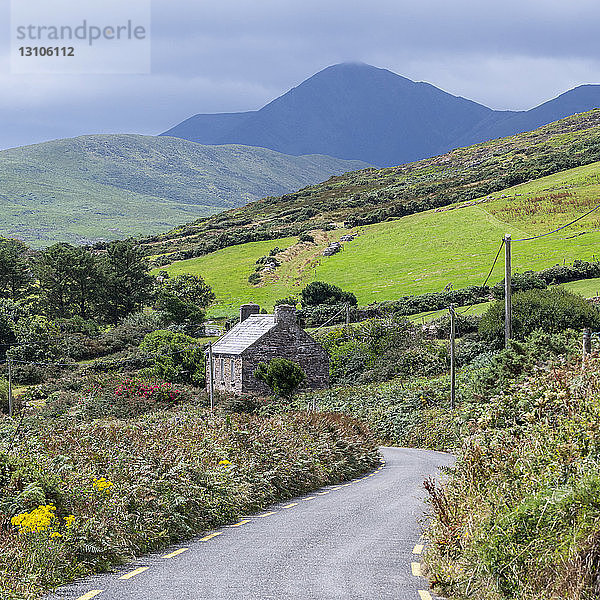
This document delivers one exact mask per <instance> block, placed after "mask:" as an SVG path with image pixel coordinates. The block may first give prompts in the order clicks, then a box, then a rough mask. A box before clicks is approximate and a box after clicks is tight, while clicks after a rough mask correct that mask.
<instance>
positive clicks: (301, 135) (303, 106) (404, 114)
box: [161, 63, 600, 166]
mask: <svg viewBox="0 0 600 600" xmlns="http://www.w3.org/2000/svg"><path fill="white" fill-rule="evenodd" d="M598 107H600V85H593V84H586V85H582V86H578V87H576V88H573V89H572V90H568V91H567V92H564V93H563V94H561V95H559V96H558V97H556V98H553V99H551V100H548V101H547V102H544V103H543V104H541V105H539V106H536V107H534V108H532V109H530V110H528V111H504V110H493V109H491V108H489V107H487V106H484V105H483V104H480V103H477V102H475V101H473V100H469V99H467V98H464V97H462V96H456V95H453V94H450V93H448V92H445V91H444V90H441V89H439V88H437V87H436V86H434V85H433V84H431V83H427V82H415V81H412V80H410V79H408V78H406V77H404V76H402V75H398V74H396V73H393V72H392V71H389V70H387V69H381V68H378V67H373V66H371V65H366V64H363V63H341V64H338V65H331V66H329V67H327V68H325V69H323V70H321V71H319V72H318V73H315V74H314V75H312V76H311V77H309V78H308V79H306V80H305V81H303V82H301V83H300V84H299V85H297V86H295V87H293V88H291V89H290V90H288V91H287V92H286V93H284V94H282V95H281V96H279V97H278V98H275V99H274V100H272V101H271V102H269V103H267V104H266V105H265V106H263V107H262V108H261V109H259V110H256V111H247V112H240V113H215V114H198V115H194V116H192V117H190V118H188V119H186V120H185V121H183V122H181V123H179V124H178V125H175V126H174V127H172V128H171V129H169V130H168V131H166V132H164V133H163V134H161V135H171V136H174V137H181V138H183V139H189V140H191V141H196V142H199V143H203V144H208V145H211V144H219V143H242V144H245V145H250V146H257V147H265V148H271V149H274V150H277V151H279V152H284V153H286V154H291V155H297V154H306V153H309V152H318V153H321V154H327V155H329V156H336V157H339V158H344V159H360V160H364V161H365V162H368V163H370V164H374V165H378V166H393V165H398V164H403V163H407V162H412V161H415V160H420V159H422V158H428V157H431V156H435V155H439V154H443V153H445V152H447V151H449V150H452V149H454V148H458V147H463V146H466V145H472V144H475V143H479V142H484V141H488V140H491V139H495V138H498V137H505V136H508V135H514V134H516V133H521V132H525V131H530V130H532V129H535V128H537V127H540V126H542V125H545V124H548V123H550V122H553V121H556V120H559V119H561V118H564V117H567V116H570V115H572V114H575V113H580V112H586V111H588V110H591V109H593V108H598Z"/></svg>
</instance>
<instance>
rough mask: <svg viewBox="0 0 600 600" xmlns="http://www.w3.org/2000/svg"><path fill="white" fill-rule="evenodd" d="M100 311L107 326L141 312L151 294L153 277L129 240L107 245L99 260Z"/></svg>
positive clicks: (141, 256) (139, 253)
mask: <svg viewBox="0 0 600 600" xmlns="http://www.w3.org/2000/svg"><path fill="white" fill-rule="evenodd" d="M100 271H101V279H102V298H103V300H104V302H103V305H102V311H103V313H104V315H105V317H106V319H107V320H108V321H109V322H110V323H116V322H118V321H119V319H121V318H123V317H125V316H127V315H129V314H131V313H133V312H136V311H138V310H140V309H141V308H142V307H143V306H144V304H145V303H146V302H148V301H149V300H150V298H151V295H152V288H153V286H154V280H153V278H152V277H151V276H150V275H149V274H148V265H147V263H146V260H145V258H144V255H143V253H142V251H141V250H140V249H139V248H138V247H137V246H135V245H134V244H133V243H132V242H129V241H118V242H112V243H111V244H109V246H108V248H107V250H106V254H105V255H104V256H103V257H102V259H101V260H100Z"/></svg>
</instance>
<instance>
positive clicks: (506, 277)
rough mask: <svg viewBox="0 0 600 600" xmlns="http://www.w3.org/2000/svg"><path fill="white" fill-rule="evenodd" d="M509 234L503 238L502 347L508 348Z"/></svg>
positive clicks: (509, 309) (510, 308) (510, 298)
mask: <svg viewBox="0 0 600 600" xmlns="http://www.w3.org/2000/svg"><path fill="white" fill-rule="evenodd" d="M510 241H511V240H510V233H507V234H506V235H505V236H504V247H505V255H504V257H505V258H504V345H505V346H506V347H508V340H510V338H512V291H511V287H512V286H511V273H512V267H511V256H510Z"/></svg>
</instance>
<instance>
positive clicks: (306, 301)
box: [300, 281, 358, 307]
mask: <svg viewBox="0 0 600 600" xmlns="http://www.w3.org/2000/svg"><path fill="white" fill-rule="evenodd" d="M346 303H347V304H350V306H356V305H357V304H358V301H357V299H356V296H355V295H354V294H353V293H352V292H344V291H343V290H342V289H341V288H339V287H337V285H332V284H331V283H325V282H324V281H313V282H312V283H309V284H308V285H307V286H306V287H305V288H304V289H303V290H302V291H301V292H300V304H301V305H302V307H306V306H318V305H319V304H346Z"/></svg>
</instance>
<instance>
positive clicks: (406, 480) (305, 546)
mask: <svg viewBox="0 0 600 600" xmlns="http://www.w3.org/2000/svg"><path fill="white" fill-rule="evenodd" d="M382 454H383V461H382V465H381V468H380V469H378V470H377V471H374V472H372V473H370V474H367V475H366V476H365V477H361V478H360V479H355V480H353V481H351V482H348V483H345V484H342V485H336V486H329V487H327V488H323V489H321V490H318V491H316V492H314V493H313V494H310V495H308V496H303V497H299V498H296V499H294V500H293V501H290V502H287V503H282V504H278V505H275V506H273V507H271V508H270V509H269V510H267V511H265V512H263V513H258V514H257V515H249V516H247V517H245V518H242V519H241V520H240V521H239V522H238V523H233V524H231V525H230V526H226V527H222V528H220V529H216V530H214V531H213V532H209V533H207V534H206V535H205V536H203V537H202V538H196V539H194V540H191V541H189V542H188V543H186V544H181V545H178V546H174V547H173V548H170V549H168V550H166V551H164V552H162V553H160V554H152V555H148V556H144V557H141V558H140V559H138V560H136V561H135V562H133V563H131V564H129V565H128V566H127V568H124V569H122V570H121V571H119V572H116V573H112V574H103V575H97V576H93V577H89V578H87V579H85V580H82V581H79V582H77V583H76V584H73V585H69V586H66V587H63V588H60V589H59V590H58V591H57V592H56V593H55V594H53V595H51V596H47V599H48V600H58V599H60V600H75V599H77V600H91V599H92V598H97V599H98V600H216V599H219V600H300V599H302V600H342V599H343V600H367V599H368V600H429V599H430V598H432V594H431V592H429V591H428V585H427V582H426V580H425V579H423V578H422V577H421V576H420V556H419V555H420V553H421V552H422V540H421V534H422V524H421V521H422V519H423V517H424V511H425V509H426V506H425V504H424V502H423V501H424V498H425V490H424V488H423V485H422V484H423V479H424V478H425V477H427V476H429V475H434V476H435V475H439V469H440V467H444V466H450V465H451V464H452V461H453V459H452V456H450V455H449V454H444V453H441V452H431V451H426V450H413V449H406V448H382Z"/></svg>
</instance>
